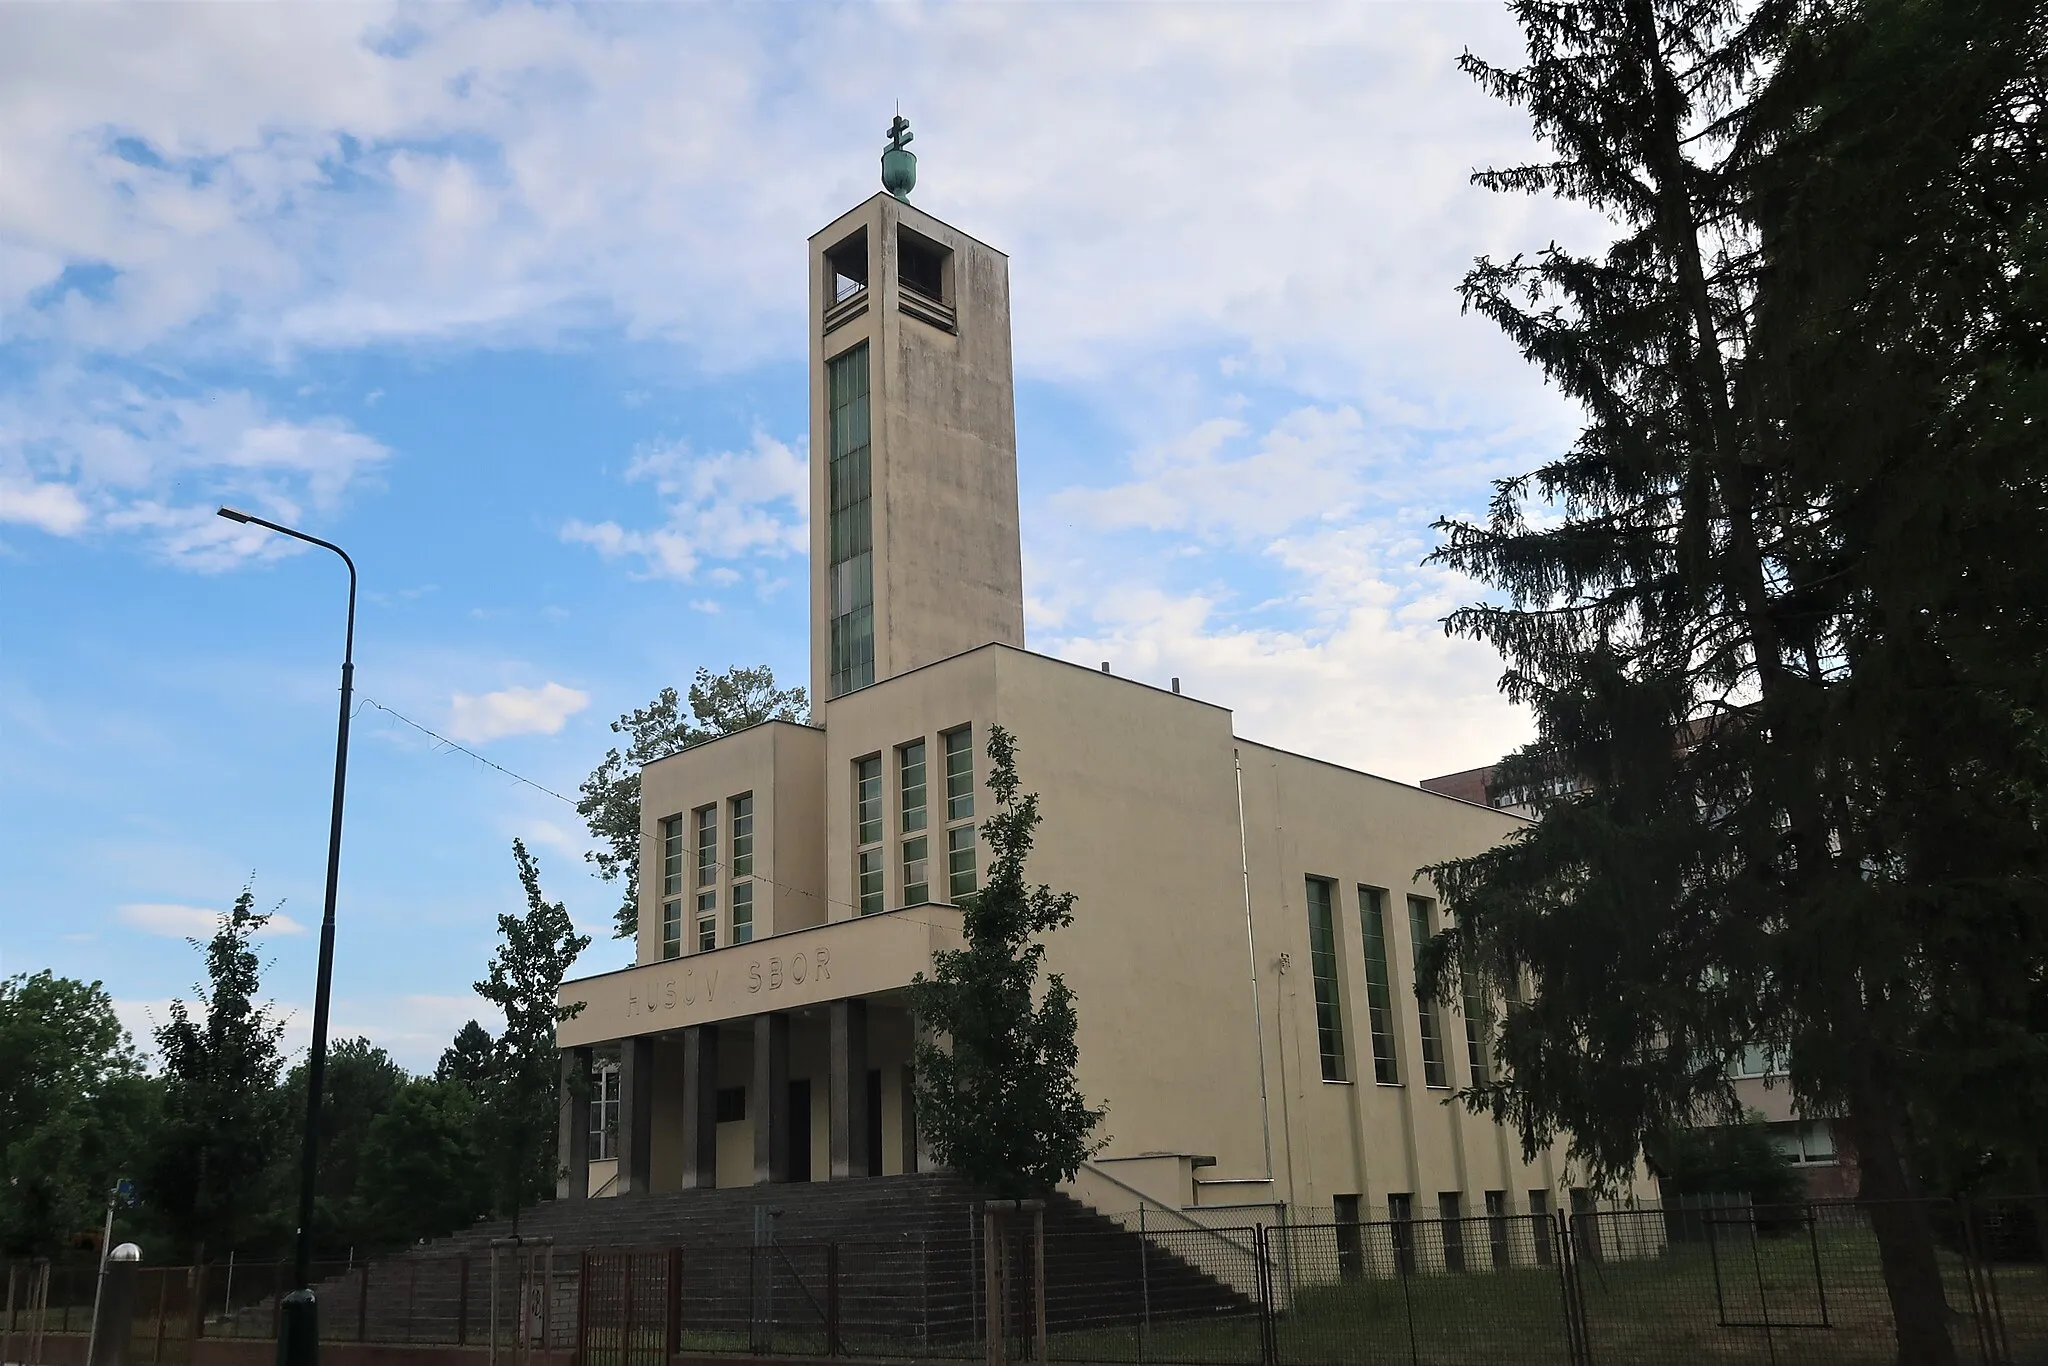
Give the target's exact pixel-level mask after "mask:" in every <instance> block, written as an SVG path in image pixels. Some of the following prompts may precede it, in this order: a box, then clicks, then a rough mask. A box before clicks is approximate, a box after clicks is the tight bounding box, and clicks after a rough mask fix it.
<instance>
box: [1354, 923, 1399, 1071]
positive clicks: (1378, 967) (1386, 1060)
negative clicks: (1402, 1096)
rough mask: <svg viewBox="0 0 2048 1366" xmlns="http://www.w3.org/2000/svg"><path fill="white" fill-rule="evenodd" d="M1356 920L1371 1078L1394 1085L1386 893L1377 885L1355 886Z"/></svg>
mask: <svg viewBox="0 0 2048 1366" xmlns="http://www.w3.org/2000/svg"><path fill="white" fill-rule="evenodd" d="M1358 919H1359V923H1360V925H1361V926H1362V927H1363V930H1364V935H1365V1015H1366V1024H1367V1026H1368V1028H1369V1029H1370V1030H1371V1032H1372V1075H1373V1080H1374V1081H1380V1082H1385V1083H1387V1084H1388V1085H1390V1086H1391V1085H1394V1084H1396V1083H1398V1082H1399V1081H1400V1080H1401V1067H1400V1063H1399V1062H1398V1061H1397V1059H1398V1058H1399V1056H1400V1055H1399V1053H1398V1051H1397V1050H1396V1047H1395V1041H1394V992H1393V986H1392V973H1391V972H1390V971H1389V969H1388V966H1387V894H1386V893H1385V892H1383V891H1381V890H1380V889H1379V888H1377V887H1360V888H1359V889H1358Z"/></svg>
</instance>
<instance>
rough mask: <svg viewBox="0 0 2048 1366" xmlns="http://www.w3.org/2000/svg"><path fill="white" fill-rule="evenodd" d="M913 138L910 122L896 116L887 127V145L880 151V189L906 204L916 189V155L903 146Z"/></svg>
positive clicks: (900, 116) (899, 115)
mask: <svg viewBox="0 0 2048 1366" xmlns="http://www.w3.org/2000/svg"><path fill="white" fill-rule="evenodd" d="M915 136H916V134H914V133H912V132H911V131H910V120H909V119H906V118H904V117H903V115H901V114H898V115H897V116H896V118H895V120H894V121H893V122H891V123H890V125H889V145H888V146H887V147H885V148H883V149H882V188H883V189H885V190H887V191H888V192H889V193H890V194H893V195H895V196H896V197H897V198H898V199H900V200H902V201H903V202H904V203H906V204H908V203H909V202H910V192H911V191H912V190H914V189H916V188H917V153H915V152H913V151H911V150H910V149H909V148H907V147H905V146H904V145H903V144H904V143H906V142H909V141H910V140H911V139H912V138H914V137H915Z"/></svg>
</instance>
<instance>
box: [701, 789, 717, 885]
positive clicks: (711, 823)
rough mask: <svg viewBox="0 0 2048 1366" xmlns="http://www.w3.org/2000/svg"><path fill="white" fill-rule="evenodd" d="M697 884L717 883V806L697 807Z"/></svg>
mask: <svg viewBox="0 0 2048 1366" xmlns="http://www.w3.org/2000/svg"><path fill="white" fill-rule="evenodd" d="M697 885H698V886H699V887H716V886H717V885H718V808H717V807H715V806H702V807H699V808H697Z"/></svg>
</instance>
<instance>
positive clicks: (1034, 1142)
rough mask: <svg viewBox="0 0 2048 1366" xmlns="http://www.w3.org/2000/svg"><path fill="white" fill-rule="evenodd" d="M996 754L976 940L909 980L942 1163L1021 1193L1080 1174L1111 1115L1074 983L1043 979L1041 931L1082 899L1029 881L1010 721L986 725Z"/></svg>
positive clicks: (1029, 827) (983, 1183)
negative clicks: (1087, 1090)
mask: <svg viewBox="0 0 2048 1366" xmlns="http://www.w3.org/2000/svg"><path fill="white" fill-rule="evenodd" d="M988 759H989V777H988V786H989V791H990V793H991V794H993V795H994V797H995V799H996V812H995V814H994V815H992V816H990V817H989V818H988V819H987V820H986V821H984V822H983V823H982V827H981V837H982V839H983V841H985V842H986V843H987V845H988V847H989V852H990V855H991V857H990V861H989V869H988V880H987V882H986V883H985V884H984V885H983V887H982V889H981V890H980V891H979V892H978V893H977V894H976V895H975V896H974V897H973V898H972V899H971V900H967V901H966V902H965V904H964V906H963V914H962V918H961V919H962V930H963V932H964V939H965V941H966V942H965V947H963V948H959V949H950V950H944V951H941V952H939V953H936V954H934V955H933V957H932V971H931V975H930V976H929V977H927V976H926V975H925V974H924V973H919V974H918V975H917V976H916V977H914V978H913V979H911V986H910V1010H911V1014H912V1016H913V1017H914V1018H915V1019H916V1020H917V1023H918V1027H919V1030H920V1033H919V1039H918V1044H917V1050H916V1056H915V1072H916V1079H917V1118H918V1127H919V1129H920V1130H921V1131H922V1133H923V1134H924V1136H925V1139H926V1141H927V1142H928V1143H929V1144H930V1146H931V1151H932V1156H933V1157H934V1158H936V1159H937V1160H938V1161H939V1163H940V1164H941V1165H943V1166H946V1167H948V1168H951V1169H952V1170H953V1171H956V1172H958V1173H959V1174H960V1175H962V1176H964V1177H966V1178H967V1179H968V1180H970V1181H972V1182H974V1183H975V1184H976V1185H978V1186H980V1187H982V1188H983V1189H984V1190H988V1191H990V1192H993V1193H994V1194H995V1195H997V1196H1000V1197H1003V1198H1005V1199H1018V1198H1024V1197H1032V1196H1042V1195H1044V1194H1045V1193H1047V1192H1048V1191H1050V1190H1051V1189H1052V1188H1053V1187H1054V1186H1056V1185H1058V1184H1059V1183H1060V1182H1061V1181H1066V1180H1071V1179H1072V1178H1073V1175H1074V1173H1075V1172H1076V1171H1078V1170H1079V1169H1080V1166H1081V1163H1082V1162H1083V1161H1085V1160H1086V1159H1087V1157H1088V1154H1089V1153H1090V1152H1092V1151H1093V1150H1094V1147H1095V1145H1094V1144H1092V1143H1091V1142H1090V1135H1091V1134H1092V1133H1093V1132H1094V1130H1095V1127H1096V1125H1097V1124H1099V1123H1100V1122H1101V1120H1102V1116H1103V1111H1102V1110H1100V1109H1095V1108H1091V1107H1090V1106H1089V1105H1088V1103H1087V1101H1086V1099H1085V1098H1084V1097H1083V1096H1082V1094H1081V1089H1080V1087H1079V1085H1078V1084H1077V1083H1076V1082H1075V1079H1074V1064H1075V1062H1076V1060H1077V1059H1078V1057H1079V1051H1078V1049H1077V1047H1076V1044H1075V1040H1074V1032H1075V1028H1076V1025H1077V1023H1078V1017H1077V1015H1076V1013H1075V1009H1074V994H1073V992H1072V991H1071V990H1070V989H1069V988H1068V987H1067V984H1066V981H1065V979H1064V978H1063V977H1061V975H1060V974H1059V973H1056V972H1055V973H1049V974H1047V975H1046V977H1045V984H1044V988H1043V990H1042V991H1040V990H1039V987H1038V982H1039V968H1040V965H1041V963H1042V961H1043V959H1044V957H1045V944H1044V936H1045V935H1047V934H1050V933H1051V932H1052V931H1054V930H1057V929H1061V928H1064V927H1065V926H1067V925H1070V924H1072V923H1073V919H1074V894H1073V893H1072V892H1055V891H1053V890H1052V889H1051V888H1050V887H1048V886H1045V885H1044V884H1042V883H1041V884H1040V885H1038V886H1036V887H1032V886H1029V885H1028V884H1027V883H1026V882H1025V880H1024V865H1025V861H1026V860H1027V859H1028V858H1029V857H1030V855H1031V846H1032V842H1033V838H1034V832H1035V831H1036V830H1037V828H1038V823H1039V819H1040V817H1039V813H1038V794H1037V793H1029V794H1026V795H1022V796H1020V795H1019V794H1018V791H1017V789H1018V787H1019V780H1018V777H1017V745H1016V740H1015V738H1014V737H1013V736H1011V734H1010V732H1008V731H1007V730H1004V729H1003V728H1002V727H1001V726H991V727H989V735H988Z"/></svg>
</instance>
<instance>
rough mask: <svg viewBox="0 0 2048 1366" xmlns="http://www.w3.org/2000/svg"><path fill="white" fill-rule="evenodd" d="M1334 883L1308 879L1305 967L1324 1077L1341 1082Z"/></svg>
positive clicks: (1341, 1018) (1341, 1029) (1341, 1035)
mask: <svg viewBox="0 0 2048 1366" xmlns="http://www.w3.org/2000/svg"><path fill="white" fill-rule="evenodd" d="M1334 885H1335V884H1333V883H1331V882H1330V881H1329V880H1328V879H1326V878H1319V877H1312V878H1310V879H1309V880H1308V967H1309V975H1310V977H1312V978H1313V979H1314V981H1315V989H1316V1045H1317V1048H1318V1049H1319V1050H1320V1051H1321V1053H1322V1055H1323V1080H1324V1081H1343V1080H1344V1079H1345V1076H1344V1007H1343V1004H1342V1001H1341V999H1340V998H1339V996H1338V994H1337V927H1336V925H1335V924H1334V923H1332V922H1333V921H1334V919H1335V917H1334V913H1333V912H1332V910H1331V907H1330V901H1331V889H1332V888H1333V886H1334Z"/></svg>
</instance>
